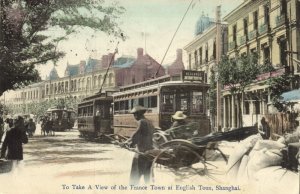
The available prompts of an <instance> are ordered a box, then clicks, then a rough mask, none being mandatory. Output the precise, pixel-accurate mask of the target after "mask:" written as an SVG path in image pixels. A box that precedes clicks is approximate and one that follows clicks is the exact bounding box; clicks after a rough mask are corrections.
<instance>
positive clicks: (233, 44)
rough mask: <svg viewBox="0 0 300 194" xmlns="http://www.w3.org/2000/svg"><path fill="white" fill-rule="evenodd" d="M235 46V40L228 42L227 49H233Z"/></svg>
mask: <svg viewBox="0 0 300 194" xmlns="http://www.w3.org/2000/svg"><path fill="white" fill-rule="evenodd" d="M235 48H236V42H235V41H233V42H230V43H229V50H232V49H235Z"/></svg>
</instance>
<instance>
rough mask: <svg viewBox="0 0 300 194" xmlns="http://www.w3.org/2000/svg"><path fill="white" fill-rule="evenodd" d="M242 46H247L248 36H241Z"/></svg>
mask: <svg viewBox="0 0 300 194" xmlns="http://www.w3.org/2000/svg"><path fill="white" fill-rule="evenodd" d="M239 42H240V44H239V45H243V44H245V43H246V42H247V36H246V35H244V36H241V37H240V41H239Z"/></svg>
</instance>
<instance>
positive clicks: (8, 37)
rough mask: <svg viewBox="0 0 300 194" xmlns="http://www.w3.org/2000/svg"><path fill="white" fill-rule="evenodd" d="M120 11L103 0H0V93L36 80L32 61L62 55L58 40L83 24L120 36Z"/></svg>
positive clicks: (37, 78)
mask: <svg viewBox="0 0 300 194" xmlns="http://www.w3.org/2000/svg"><path fill="white" fill-rule="evenodd" d="M123 12H124V8H123V7H120V6H118V4H117V3H112V4H111V5H108V4H107V3H106V2H105V0H18V1H15V0H0V68H1V71H0V95H2V94H3V92H5V91H6V90H9V89H15V88H18V87H21V86H24V85H28V84H30V83H32V82H35V81H39V79H40V78H39V74H38V71H37V70H36V69H35V65H37V64H45V63H47V62H48V61H53V62H56V61H57V60H58V59H59V58H61V57H62V56H64V53H63V52H61V51H58V50H57V44H58V43H59V42H60V41H63V40H66V39H67V38H68V37H69V35H70V34H72V33H76V32H79V31H80V30H81V29H82V28H90V29H93V30H95V31H102V32H104V33H106V34H108V35H111V36H114V37H122V38H123V36H122V31H121V29H120V28H119V27H118V23H117V21H118V18H119V16H120V15H121V14H122V13H123ZM51 30H52V31H53V30H55V32H58V33H53V32H51Z"/></svg>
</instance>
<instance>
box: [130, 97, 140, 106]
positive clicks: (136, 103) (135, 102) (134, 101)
mask: <svg viewBox="0 0 300 194" xmlns="http://www.w3.org/2000/svg"><path fill="white" fill-rule="evenodd" d="M137 105H139V99H133V106H132V107H135V106H137Z"/></svg>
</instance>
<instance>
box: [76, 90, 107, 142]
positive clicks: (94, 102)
mask: <svg viewBox="0 0 300 194" xmlns="http://www.w3.org/2000/svg"><path fill="white" fill-rule="evenodd" d="M112 93H113V91H106V92H105V93H98V94H95V95H92V96H89V97H86V98H84V99H83V100H82V102H81V103H79V104H78V117H77V119H78V131H79V133H80V137H84V138H95V137H99V136H101V135H103V134H112V133H113V129H112V120H113V117H112V112H113V110H112V102H113V98H112V96H111V94H112Z"/></svg>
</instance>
